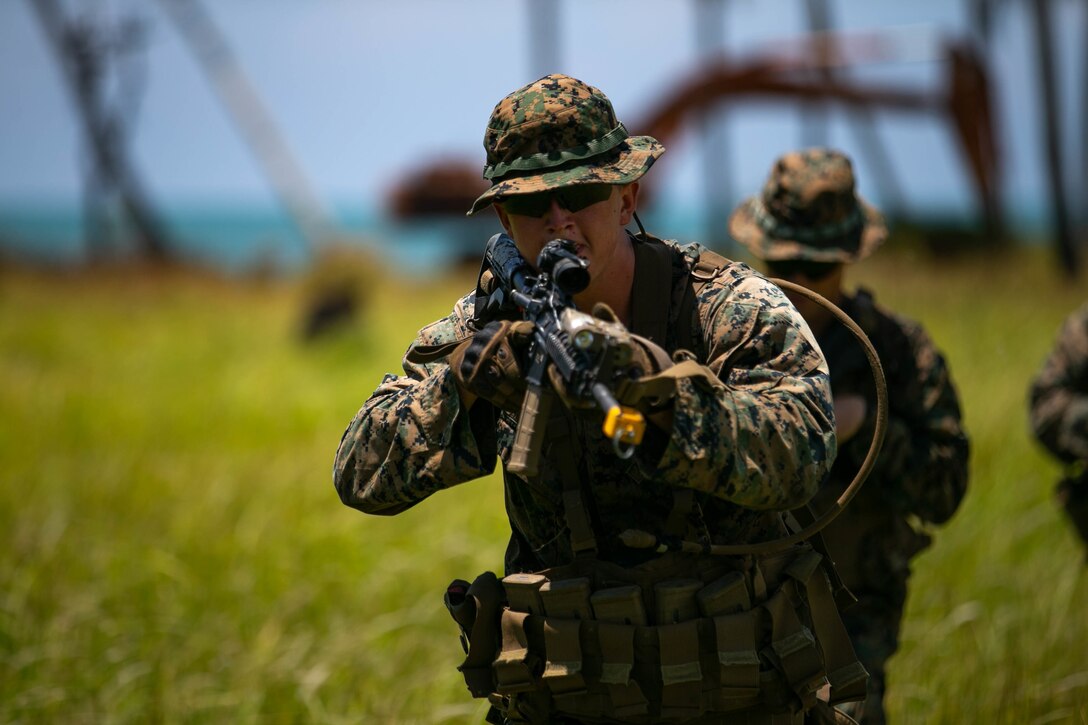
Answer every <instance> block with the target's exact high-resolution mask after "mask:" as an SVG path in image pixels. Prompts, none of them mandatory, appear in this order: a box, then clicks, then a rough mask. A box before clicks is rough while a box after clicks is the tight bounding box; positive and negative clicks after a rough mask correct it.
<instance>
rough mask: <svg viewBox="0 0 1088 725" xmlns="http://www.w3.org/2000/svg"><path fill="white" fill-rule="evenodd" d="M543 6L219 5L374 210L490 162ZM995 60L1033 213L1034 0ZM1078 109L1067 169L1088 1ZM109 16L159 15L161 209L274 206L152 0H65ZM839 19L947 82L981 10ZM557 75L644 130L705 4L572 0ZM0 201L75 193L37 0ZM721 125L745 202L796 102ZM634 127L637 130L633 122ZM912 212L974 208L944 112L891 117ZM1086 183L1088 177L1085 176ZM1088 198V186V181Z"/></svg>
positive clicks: (1015, 180)
mask: <svg viewBox="0 0 1088 725" xmlns="http://www.w3.org/2000/svg"><path fill="white" fill-rule="evenodd" d="M527 2H528V0H520V1H519V0H505V1H503V2H500V1H498V0H479V1H476V2H473V3H464V2H462V3H453V2H448V1H443V0H401V2H396V3H392V2H359V1H356V2H348V1H347V0H320V1H318V0H314V1H311V2H301V1H296V2H290V1H288V0H261V2H257V1H256V0H216V1H215V2H210V1H209V0H205V6H206V7H207V8H208V9H209V10H210V12H211V14H212V16H213V18H214V20H215V21H216V23H217V25H218V26H219V27H220V29H221V30H222V31H223V32H224V34H225V35H226V36H227V37H228V39H229V41H230V43H231V45H232V48H233V50H234V52H235V55H236V56H237V58H238V59H239V61H240V63H241V65H242V67H243V68H244V70H245V71H246V72H247V74H248V75H249V77H250V80H251V81H252V83H253V84H254V86H255V87H256V89H257V91H258V93H259V94H260V96H261V98H262V100H263V101H264V103H265V105H266V106H267V107H268V108H269V110H270V111H271V114H272V116H273V117H274V119H275V121H276V124H277V125H278V127H279V129H280V131H281V132H282V134H283V136H284V137H285V138H286V139H287V141H288V143H289V145H290V147H291V148H292V150H293V152H294V154H295V155H296V157H297V159H298V161H299V163H300V165H301V167H302V168H303V170H304V171H305V173H306V176H307V177H308V178H309V180H310V182H311V184H312V185H313V187H314V188H315V190H316V192H317V194H318V196H319V197H320V198H321V199H322V200H323V201H324V202H325V203H327V204H329V205H330V206H332V205H335V206H336V207H338V208H345V207H347V208H353V207H356V206H358V207H360V208H362V207H374V206H375V205H379V204H380V203H381V198H382V195H383V193H384V192H385V190H386V189H387V187H388V185H389V183H390V182H391V181H393V180H394V179H396V178H398V177H399V176H400V175H401V174H403V173H405V172H406V171H407V170H408V169H411V168H413V167H416V166H418V165H419V164H421V163H423V162H424V161H426V160H427V159H430V158H434V157H436V156H454V157H460V158H466V159H469V160H471V161H473V162H475V163H481V164H482V155H483V154H482V147H481V140H482V136H483V128H484V124H485V123H486V120H487V116H488V114H489V113H490V110H491V108H492V106H493V105H494V104H495V102H496V101H498V100H499V99H500V98H501V97H502V96H503V95H505V94H506V93H507V92H509V91H510V90H513V89H514V88H516V87H518V86H520V85H522V84H524V83H526V82H528V81H530V80H533V79H534V78H536V77H537V76H539V75H541V70H542V69H540V68H533V67H530V66H531V59H530V53H529V50H528V47H529V42H528V41H529V39H528V32H529V30H528V17H527V16H528V10H527V7H528V5H527ZM999 5H1000V8H999V12H998V14H997V17H996V33H995V41H996V43H995V45H996V46H997V47H1000V48H1001V51H1000V52H999V53H996V54H993V55H992V57H991V59H990V60H991V62H992V71H993V77H994V80H995V81H996V83H997V88H996V93H997V100H998V109H997V110H998V116H999V118H998V120H999V123H1000V128H999V131H1000V134H1001V136H1000V138H1001V143H1002V148H1003V150H1004V152H1005V154H1006V157H1005V162H1006V179H1005V188H1004V189H1003V195H1004V197H1005V198H1006V200H1007V201H1008V202H1009V203H1010V204H1011V205H1012V206H1013V207H1014V208H1017V209H1029V210H1030V209H1032V208H1034V207H1038V206H1039V205H1040V204H1041V203H1042V201H1043V200H1044V199H1045V194H1046V185H1045V177H1044V175H1043V174H1044V168H1043V166H1042V158H1043V156H1042V153H1041V141H1040V140H1039V138H1038V113H1037V95H1036V92H1035V90H1034V85H1033V80H1034V77H1035V72H1036V71H1035V58H1034V51H1033V43H1032V39H1031V35H1030V24H1029V23H1028V22H1027V20H1028V19H1027V17H1026V15H1025V12H1024V8H1023V7H1021V6H1026V3H1000V4H999ZM1053 5H1054V6H1055V8H1056V10H1057V12H1058V15H1059V16H1060V17H1059V22H1058V23H1057V27H1058V31H1059V35H1058V38H1057V44H1058V47H1059V51H1060V54H1061V58H1060V60H1061V61H1062V71H1063V76H1062V79H1061V81H1062V90H1063V93H1064V95H1065V106H1066V108H1065V109H1064V112H1063V118H1064V121H1065V124H1066V128H1065V133H1066V136H1067V138H1068V142H1067V148H1068V150H1069V153H1070V160H1071V161H1072V162H1073V163H1072V164H1071V168H1070V172H1071V174H1076V173H1077V172H1078V171H1079V170H1080V166H1081V165H1080V163H1079V160H1080V159H1082V158H1083V157H1082V156H1081V151H1080V144H1081V143H1082V142H1083V131H1081V130H1079V129H1074V128H1072V123H1073V121H1074V119H1075V114H1076V112H1079V110H1080V107H1081V104H1082V103H1083V101H1082V100H1081V97H1080V95H1079V94H1080V93H1081V92H1082V91H1081V88H1082V87H1083V86H1084V84H1085V79H1084V77H1083V73H1082V71H1083V69H1084V66H1085V62H1084V59H1083V57H1081V55H1080V54H1081V53H1082V52H1083V47H1084V45H1085V39H1084V37H1083V30H1084V27H1085V26H1086V25H1088V23H1085V22H1084V19H1083V14H1084V13H1085V12H1088V9H1086V7H1085V5H1084V4H1083V3H1079V4H1078V3H1076V2H1074V1H1073V0H1057V1H1056V2H1054V3H1053ZM77 6H78V7H83V8H86V7H99V8H102V9H104V10H105V11H107V12H116V11H131V10H133V9H138V10H139V12H140V14H141V15H142V16H143V17H144V18H145V19H146V20H147V21H148V22H149V24H150V25H149V27H150V35H149V38H148V51H147V55H146V60H147V64H146V74H147V76H146V87H145V92H144V94H143V97H142V102H141V103H140V106H139V113H138V115H137V116H136V117H135V119H134V124H135V125H134V135H133V147H132V154H133V158H134V161H135V165H136V167H137V168H138V170H139V172H140V174H141V175H142V177H143V178H144V180H145V182H146V184H147V187H148V189H149V191H150V192H151V194H152V196H153V197H154V198H155V199H156V200H158V201H160V202H161V203H164V204H185V203H205V202H216V203H233V202H245V203H252V202H257V203H264V202H268V203H270V202H271V199H272V198H273V197H272V193H271V190H270V187H269V183H268V181H267V180H266V178H265V176H264V175H263V173H262V171H261V167H260V166H259V164H258V163H257V162H256V161H255V160H254V158H253V156H252V154H251V153H250V151H249V149H248V148H247V146H246V145H245V144H244V143H243V142H242V140H241V137H240V135H239V132H238V130H237V129H236V127H235V126H234V125H233V123H232V121H231V120H230V117H229V115H228V114H227V113H226V111H225V110H224V108H223V107H222V106H221V105H220V104H219V101H218V99H217V97H216V96H215V94H214V92H213V90H212V87H211V85H210V84H209V82H208V80H207V79H206V78H205V77H204V76H203V74H202V72H201V70H200V67H199V66H198V64H197V63H196V61H195V59H194V58H193V56H192V55H191V54H190V52H189V50H188V47H187V46H186V45H184V44H183V42H182V40H181V38H180V36H179V35H178V33H177V31H176V29H175V28H174V26H173V25H172V24H171V23H170V22H169V19H168V17H167V16H166V15H165V13H163V12H162V10H161V8H160V6H159V4H158V3H156V2H148V1H146V0H145V1H144V2H135V1H132V0H130V1H128V2H123V1H122V0H113V1H106V0H102V1H100V2H90V1H89V0H85V1H84V2H80V3H69V4H68V5H67V7H68V9H69V11H70V12H71V11H74V10H75V9H76V7H77ZM725 7H726V10H725V13H724V22H723V24H722V27H721V28H720V31H721V33H722V35H723V37H724V39H725V45H726V47H727V52H728V53H730V54H733V55H741V54H743V53H745V52H748V51H753V50H757V49H767V48H774V47H785V46H787V45H788V44H789V43H790V42H791V39H793V38H795V37H796V36H797V35H798V34H799V33H801V32H802V31H803V29H804V27H805V15H804V5H803V3H802V2H801V1H800V0H793V1H789V2H787V1H786V0H760V1H759V2H757V1H756V0H733V1H732V2H727V3H726V6H725ZM831 7H832V10H833V14H834V16H835V19H836V24H837V25H838V27H840V28H842V29H847V30H849V29H854V30H871V29H876V28H881V29H885V30H889V31H891V32H893V34H894V35H895V37H899V38H908V39H911V43H910V47H909V49H908V50H907V52H906V55H907V56H908V58H910V62H904V63H890V64H881V65H877V66H872V67H868V68H866V69H864V70H863V71H862V72H863V73H864V77H865V78H866V79H868V80H874V81H882V82H883V81H887V82H891V81H898V82H901V83H903V84H904V85H907V86H909V87H914V88H923V87H929V88H931V87H934V84H937V83H939V82H940V80H941V69H940V65H939V63H937V62H932V61H929V62H927V61H925V60H922V59H921V58H924V57H926V56H928V55H929V50H928V49H929V48H931V47H933V45H934V44H935V43H936V41H937V40H938V39H939V38H940V37H943V36H953V37H955V36H963V35H964V34H966V33H967V32H968V29H967V17H968V15H967V13H968V8H969V5H968V3H967V2H947V0H915V1H914V2H910V3H903V2H895V3H892V2H883V1H881V2H867V1H865V0H838V1H837V2H832V3H831ZM558 8H559V23H560V40H559V45H558V48H557V51H558V57H559V59H560V62H559V70H562V71H563V72H567V73H569V74H571V75H575V76H578V77H580V78H582V79H584V80H586V81H588V82H590V83H592V84H594V85H596V86H598V87H599V88H601V89H602V90H604V91H605V92H606V93H607V94H608V95H609V96H610V97H611V98H612V100H613V103H614V105H615V107H616V109H617V112H618V113H619V115H620V117H621V119H622V120H625V121H626V122H627V123H628V125H631V123H632V122H633V121H635V120H637V118H638V117H639V116H640V114H642V113H644V112H645V111H646V110H647V109H648V108H649V107H650V106H651V104H652V103H653V99H654V98H655V96H656V94H660V93H662V92H663V91H664V90H666V89H668V88H669V86H670V84H671V83H675V82H676V80H677V79H678V78H681V77H683V76H684V75H685V74H686V73H688V72H690V71H691V70H692V69H693V68H694V67H695V65H696V63H697V62H698V60H699V52H698V51H697V48H696V42H695V24H696V10H695V8H696V3H695V2H694V1H693V0H689V1H686V2H685V1H681V0H673V2H669V3H663V2H650V1H649V0H624V1H622V2H621V0H578V1H577V2H574V1H573V0H566V1H565V2H560V3H559V4H558ZM0 98H2V99H3V103H4V106H5V109H6V110H5V112H4V113H2V114H0V204H5V203H6V204H9V205H10V204H12V203H22V202H24V201H38V200H48V201H61V202H66V203H73V204H75V203H78V200H79V194H80V188H81V177H82V168H83V158H82V153H83V152H82V140H81V138H80V137H79V133H78V127H77V125H76V123H75V119H74V116H73V113H72V106H71V104H70V102H69V99H68V98H67V96H66V91H65V89H64V87H63V85H62V83H61V75H60V72H59V69H58V66H57V63H56V62H55V60H54V58H53V57H52V56H51V54H50V53H49V51H48V49H47V47H46V44H45V42H44V36H43V33H42V32H41V29H40V28H39V27H38V25H37V21H36V18H35V16H34V15H33V14H32V12H31V7H30V2H29V0H0ZM718 119H719V121H721V122H722V123H724V124H725V127H726V128H727V129H728V130H727V131H726V134H727V136H726V138H727V146H726V148H727V149H728V151H729V155H728V158H727V161H726V166H727V169H726V175H727V178H728V180H729V189H730V190H732V193H733V194H734V195H742V194H747V193H751V192H754V191H755V190H756V189H758V188H759V186H760V185H761V184H762V182H763V179H764V178H765V176H766V173H767V170H768V169H769V167H770V164H771V161H772V160H773V159H774V157H775V156H777V155H778V154H779V153H781V152H783V151H785V150H788V149H789V148H792V147H796V146H798V145H799V144H800V143H801V124H800V112H799V111H798V110H797V109H795V108H791V107H789V106H786V105H783V104H777V103H775V104H772V103H767V104H760V105H753V106H744V107H740V108H732V109H730V110H728V111H725V112H722V113H720V114H719V115H718ZM834 119H835V121H834V123H833V124H832V127H831V136H830V143H831V145H834V146H838V147H840V148H842V149H844V150H846V151H847V152H848V153H851V154H853V155H855V156H856V161H857V166H858V174H859V179H860V186H861V191H862V193H863V194H864V195H866V196H867V197H868V198H870V199H871V200H873V201H875V202H877V203H880V202H881V199H880V193H879V190H878V189H876V188H875V186H874V184H873V183H872V182H868V183H867V179H868V178H869V176H870V173H869V166H868V162H867V160H866V159H865V158H863V156H862V154H860V153H859V149H858V147H857V145H856V136H855V135H854V134H853V133H852V132H851V126H850V124H849V123H848V122H847V121H848V117H847V116H846V115H845V114H843V113H836V114H835V115H834ZM636 130H637V129H636ZM878 133H879V134H880V137H881V138H882V139H883V140H884V141H885V143H886V145H887V146H888V148H889V153H890V155H891V157H892V161H893V164H894V166H895V169H896V171H897V174H898V176H899V178H900V179H901V182H902V184H903V186H904V188H905V192H906V198H907V201H908V207H909V209H910V210H911V211H917V212H925V211H928V210H935V211H952V212H964V211H967V212H969V211H970V210H971V209H973V208H974V200H973V197H972V193H971V188H970V186H969V184H968V181H967V177H966V173H965V171H964V167H963V165H962V164H961V163H959V161H958V158H957V156H956V154H957V150H956V148H955V146H954V145H953V141H952V136H951V134H950V133H949V131H948V129H947V127H946V126H945V125H943V124H942V123H940V122H939V121H937V120H936V119H933V118H928V117H920V116H903V115H899V116H896V115H887V114H886V115H882V116H881V117H880V120H879V123H878ZM702 148H704V147H703V146H701V145H700V143H699V141H698V140H697V139H696V138H695V137H694V136H693V135H688V136H685V137H684V138H681V139H679V140H678V142H676V143H670V148H669V153H667V154H666V155H665V157H664V159H663V161H662V163H661V165H660V166H659V167H658V168H656V169H655V170H654V173H655V174H657V175H665V176H666V178H665V179H658V181H659V182H661V186H662V187H664V189H665V191H666V195H667V198H671V199H675V200H677V202H678V203H683V202H685V201H688V200H692V199H701V191H700V182H701V179H702V178H703V177H702V173H703V172H702V166H701V162H700V151H701V149H702ZM1079 188H1083V187H1079ZM1078 193H1080V195H1081V197H1083V196H1084V192H1083V191H1080V192H1078Z"/></svg>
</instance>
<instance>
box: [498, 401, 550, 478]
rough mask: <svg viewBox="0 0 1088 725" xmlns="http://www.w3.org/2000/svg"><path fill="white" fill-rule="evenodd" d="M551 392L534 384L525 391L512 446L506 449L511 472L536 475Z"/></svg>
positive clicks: (507, 466) (508, 468)
mask: <svg viewBox="0 0 1088 725" xmlns="http://www.w3.org/2000/svg"><path fill="white" fill-rule="evenodd" d="M552 395H553V394H552V392H551V390H549V389H546V388H544V387H541V386H537V385H530V386H529V388H528V390H526V391H525V399H524V400H522V402H521V415H520V416H519V417H518V429H517V432H516V433H515V434H514V447H513V449H512V450H511V451H510V462H509V463H508V464H507V465H506V468H507V470H508V471H510V472H511V473H516V474H518V475H520V476H526V477H528V476H535V475H536V474H537V471H538V467H539V464H540V449H541V448H542V447H543V445H544V428H545V426H546V425H547V423H548V414H549V413H550V412H551V407H552Z"/></svg>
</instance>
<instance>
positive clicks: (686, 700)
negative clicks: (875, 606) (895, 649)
mask: <svg viewBox="0 0 1088 725" xmlns="http://www.w3.org/2000/svg"><path fill="white" fill-rule="evenodd" d="M667 556H670V557H672V556H674V555H667ZM670 561H671V563H670V562H665V565H664V566H660V567H655V568H653V569H648V570H645V571H642V570H637V571H636V570H631V574H630V578H627V579H626V580H625V581H627V582H628V583H627V584H625V585H622V586H617V580H616V577H617V576H620V575H619V574H618V573H617V567H616V565H612V564H607V563H605V562H599V561H596V560H592V559H583V560H580V561H577V562H575V563H574V564H572V565H571V566H570V567H564V568H563V569H557V570H549V571H547V572H542V573H539V574H512V575H510V576H508V577H507V578H506V579H504V580H503V586H504V587H505V589H506V592H507V598H508V600H509V601H510V602H511V603H514V602H517V603H520V604H519V605H520V606H526V607H527V608H531V609H532V610H533V611H532V612H518V611H516V610H515V609H514V608H513V606H514V605H513V604H511V606H508V607H506V608H505V609H504V610H503V612H502V615H501V635H502V638H501V639H502V646H501V651H500V652H498V653H497V656H496V657H495V658H494V665H493V668H494V690H493V691H492V694H491V699H492V701H493V702H498V703H500V707H501V708H504V709H506V711H507V712H509V713H514V712H518V713H520V714H521V716H522V717H525V718H526V719H525V721H526V722H534V723H535V722H541V723H544V722H550V720H549V719H547V718H548V717H552V716H554V715H558V714H563V715H568V716H570V717H574V718H577V719H579V720H582V721H585V722H605V721H608V722H631V723H649V722H666V723H667V722H676V723H680V722H684V721H686V720H689V719H692V718H697V717H700V716H701V715H704V714H708V713H735V714H736V717H738V718H740V721H749V720H747V719H744V718H747V716H748V714H749V713H751V714H752V715H753V716H754V717H756V718H758V721H759V722H764V721H766V722H778V721H779V719H781V721H782V722H799V715H800V713H801V712H803V711H807V710H809V709H812V708H818V707H819V706H820V705H821V702H820V701H818V700H817V693H818V692H819V691H820V690H821V689H822V688H823V686H824V685H825V684H829V685H830V688H829V692H830V695H829V701H830V703H831V704H835V703H839V702H844V701H848V700H858V699H861V698H863V697H864V695H865V685H866V679H867V678H866V672H865V669H864V668H863V667H862V666H861V664H860V663H858V661H857V658H856V657H855V656H854V652H853V648H852V647H851V645H850V641H849V638H848V637H847V635H846V631H845V628H844V627H843V625H842V623H841V620H840V619H839V617H838V613H837V610H836V609H835V605H834V602H833V600H832V596H831V589H830V586H829V582H828V579H827V576H826V574H825V572H824V561H823V557H822V556H820V554H818V553H816V552H815V551H813V550H812V549H811V548H809V547H803V546H801V547H796V548H794V549H793V550H792V551H789V552H783V553H780V554H776V555H773V556H769V557H760V558H758V559H754V560H751V559H750V560H748V563H747V565H746V566H745V568H744V569H743V570H740V569H735V568H728V567H727V568H726V569H720V568H715V569H713V570H708V569H707V566H706V565H707V564H709V563H711V561H704V562H703V563H702V564H701V565H700V564H699V563H698V562H696V561H695V560H692V559H690V557H688V558H687V559H686V560H685V559H683V558H674V559H672V560H670ZM714 563H717V562H716V560H715V561H714ZM738 564H739V562H738ZM697 572H703V573H704V575H703V576H699V575H698V574H697ZM723 572H724V573H723ZM693 575H694V576H696V577H697V578H677V577H692V576H693ZM715 577H716V578H715ZM636 582H640V583H636ZM470 659H473V661H475V660H476V658H475V657H473V656H472V655H470ZM463 671H465V670H463ZM467 677H468V672H466V679H467ZM473 692H474V693H476V692H478V690H477V689H475V688H473ZM542 704H543V709H542V710H539V712H544V713H547V714H546V715H542V716H541V717H540V718H537V719H534V718H532V717H528V716H527V715H526V713H527V712H528V710H529V709H532V708H539V707H541V705H542ZM823 704H826V703H823ZM757 713H758V715H757Z"/></svg>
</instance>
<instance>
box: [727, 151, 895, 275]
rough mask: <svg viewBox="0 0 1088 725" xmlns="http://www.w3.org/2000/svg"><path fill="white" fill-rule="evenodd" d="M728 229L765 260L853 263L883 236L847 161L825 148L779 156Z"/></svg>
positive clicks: (880, 220)
mask: <svg viewBox="0 0 1088 725" xmlns="http://www.w3.org/2000/svg"><path fill="white" fill-rule="evenodd" d="M729 233H730V234H732V235H733V238H734V239H736V240H737V241H738V242H740V243H741V244H743V245H744V246H745V247H747V248H748V249H749V250H750V251H751V252H752V254H754V255H755V256H756V257H758V258H759V259H762V260H764V261H768V262H775V261H783V260H806V261H810V262H856V261H858V260H860V259H864V258H865V257H867V256H869V255H870V254H871V253H872V252H873V250H875V249H876V248H877V247H879V246H880V245H881V244H883V243H884V240H885V239H886V238H887V236H888V230H887V228H886V227H885V225H884V219H883V217H882V216H881V214H880V212H878V211H877V210H876V209H875V208H873V207H872V206H870V205H869V204H866V203H865V202H864V201H862V200H861V199H860V198H858V195H857V194H856V193H855V191H854V169H853V166H852V165H851V163H850V159H849V158H847V157H846V155H845V154H843V153H841V152H839V151H833V150H830V149H807V150H805V151H794V152H791V153H788V154H785V155H784V156H782V157H780V158H779V159H778V160H777V161H776V162H775V164H774V167H773V168H772V169H771V174H770V176H769V177H768V178H767V183H766V184H765V185H764V186H763V192H762V194H760V195H759V196H753V197H751V198H750V199H747V200H746V201H744V202H742V203H741V204H740V206H738V207H737V208H736V210H735V211H734V212H733V215H732V216H731V217H730V218H729Z"/></svg>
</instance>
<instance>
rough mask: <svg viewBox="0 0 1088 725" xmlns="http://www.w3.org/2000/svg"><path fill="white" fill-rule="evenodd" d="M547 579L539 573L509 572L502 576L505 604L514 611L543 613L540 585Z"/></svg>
mask: <svg viewBox="0 0 1088 725" xmlns="http://www.w3.org/2000/svg"><path fill="white" fill-rule="evenodd" d="M547 581H548V580H547V578H546V577H544V576H541V575H540V574H510V575H509V576H506V577H503V580H502V588H503V591H505V592H506V603H507V605H508V606H509V607H510V608H511V609H513V610H514V611H515V612H526V613H528V614H544V607H543V604H542V603H541V601H540V587H541V586H542V585H543V584H544V583H545V582H547Z"/></svg>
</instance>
